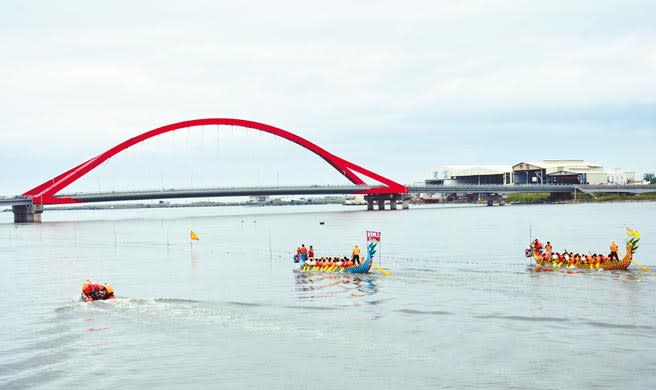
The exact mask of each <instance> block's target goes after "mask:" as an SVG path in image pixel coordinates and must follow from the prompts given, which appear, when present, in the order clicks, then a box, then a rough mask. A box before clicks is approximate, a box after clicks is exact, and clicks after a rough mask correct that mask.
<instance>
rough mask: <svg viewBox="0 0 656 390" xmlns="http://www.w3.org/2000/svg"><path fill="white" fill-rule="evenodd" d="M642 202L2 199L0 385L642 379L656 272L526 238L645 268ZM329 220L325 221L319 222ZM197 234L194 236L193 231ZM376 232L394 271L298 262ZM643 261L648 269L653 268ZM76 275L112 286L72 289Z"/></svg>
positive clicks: (638, 384) (524, 383)
mask: <svg viewBox="0 0 656 390" xmlns="http://www.w3.org/2000/svg"><path fill="white" fill-rule="evenodd" d="M655 215H656V203H613V204H580V205H543V206H542V205H537V206H506V207H498V206H496V207H485V206H470V205H467V206H457V205H455V206H432V207H429V206H425V207H413V208H412V209H410V210H404V211H401V210H398V211H385V212H367V211H364V210H362V209H361V207H345V206H339V205H325V206H289V207H215V208H176V209H136V210H100V211H63V210H47V211H46V212H45V214H44V221H45V222H44V223H42V224H35V225H14V224H13V223H11V222H12V214H11V213H0V258H1V260H0V271H1V273H0V275H1V276H0V282H1V284H0V310H1V313H2V314H1V316H2V317H1V318H2V326H1V327H0V387H2V388H9V389H14V388H16V389H20V388H48V389H57V388H71V387H77V386H80V385H82V386H85V387H86V386H90V387H91V388H106V389H116V388H146V387H151V386H157V387H158V388H226V389H252V388H260V389H271V388H273V389H332V388H355V387H362V388H381V389H423V388H471V389H490V388H530V389H574V388H577V389H582V388H594V389H606V388H608V389H617V388H624V389H626V388H630V389H650V388H651V389H653V388H656V375H655V374H654V373H655V372H656V276H655V275H654V273H645V272H643V271H641V270H640V269H639V268H637V267H636V266H635V264H632V265H631V267H630V268H629V270H628V271H625V272H604V271H601V272H583V273H576V274H567V273H541V272H540V273H538V272H532V269H531V267H530V266H529V263H530V261H529V260H528V259H526V258H525V257H524V255H523V252H524V248H525V247H526V246H527V243H528V241H529V238H530V235H532V236H533V237H536V236H537V237H540V238H541V239H542V240H543V241H546V240H550V241H551V242H552V243H553V244H554V247H555V249H556V250H561V249H563V248H565V249H570V250H577V251H581V252H584V251H588V250H592V251H600V252H601V251H604V252H606V251H607V249H608V245H609V242H610V240H616V241H618V242H621V241H622V240H623V234H624V227H625V225H630V226H632V227H634V228H636V229H638V230H640V231H641V232H642V236H643V237H642V240H641V243H640V248H639V249H638V252H637V257H636V258H637V259H638V261H640V262H641V263H642V264H644V265H647V266H651V267H652V268H655V271H656V238H655V237H656V218H654V216H655ZM320 222H324V224H320ZM190 230H194V231H195V232H196V233H197V234H198V236H199V237H200V241H195V242H193V243H191V242H190V241H189V231H190ZM365 230H378V231H381V232H382V242H381V247H380V250H381V263H382V266H383V267H385V268H387V269H388V270H389V271H390V272H391V276H388V277H385V276H383V275H381V274H380V273H378V272H373V273H371V274H367V275H359V276H358V275H305V274H297V273H294V272H293V271H292V267H293V264H291V261H290V257H291V254H292V251H293V250H294V248H296V246H298V245H300V244H302V243H304V244H306V245H314V247H315V248H316V249H317V254H318V255H345V254H348V253H350V248H351V247H352V246H353V245H354V244H356V243H358V244H360V245H363V244H364V241H365ZM655 273H656V272H655ZM85 278H92V279H94V280H97V281H100V282H104V281H110V282H111V283H112V284H113V286H114V288H115V290H116V293H117V295H118V297H119V298H118V299H116V300H113V301H106V302H94V303H81V302H79V301H78V294H79V290H80V286H81V283H82V281H83V280H84V279H85Z"/></svg>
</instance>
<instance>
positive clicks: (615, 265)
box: [525, 228, 640, 271]
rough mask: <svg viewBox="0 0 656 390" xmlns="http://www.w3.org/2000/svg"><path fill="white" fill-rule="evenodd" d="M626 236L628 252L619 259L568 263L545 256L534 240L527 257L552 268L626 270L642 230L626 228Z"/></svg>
mask: <svg viewBox="0 0 656 390" xmlns="http://www.w3.org/2000/svg"><path fill="white" fill-rule="evenodd" d="M626 230H627V231H626V237H625V242H626V254H625V255H624V256H623V257H622V258H621V259H619V254H618V260H616V261H608V262H596V263H588V262H578V263H576V262H572V263H570V264H567V263H565V262H562V261H561V260H549V259H545V258H544V252H543V251H542V248H541V247H538V248H536V241H535V240H534V241H533V242H531V246H530V247H529V248H527V249H526V251H525V254H526V257H532V258H533V260H535V262H536V263H537V265H538V266H539V267H545V268H547V267H552V268H559V267H562V268H570V269H574V268H580V269H586V268H587V269H603V270H608V271H610V270H625V269H627V268H628V267H629V265H631V261H632V260H633V254H634V253H635V252H636V250H637V249H638V242H639V241H640V232H639V231H637V230H632V229H630V228H627V229H626Z"/></svg>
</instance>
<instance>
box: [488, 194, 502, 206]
mask: <svg viewBox="0 0 656 390" xmlns="http://www.w3.org/2000/svg"><path fill="white" fill-rule="evenodd" d="M494 202H497V203H498V204H499V206H505V205H506V200H505V199H503V195H501V194H487V205H488V206H494Z"/></svg>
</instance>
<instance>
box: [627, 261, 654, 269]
mask: <svg viewBox="0 0 656 390" xmlns="http://www.w3.org/2000/svg"><path fill="white" fill-rule="evenodd" d="M631 261H633V262H634V263H635V264H636V265H637V266H638V267H640V269H641V270H643V271H645V272H651V270H650V269H649V268H647V267H645V266H644V265H642V264H640V263H638V262H637V261H636V260H635V259H632V260H631Z"/></svg>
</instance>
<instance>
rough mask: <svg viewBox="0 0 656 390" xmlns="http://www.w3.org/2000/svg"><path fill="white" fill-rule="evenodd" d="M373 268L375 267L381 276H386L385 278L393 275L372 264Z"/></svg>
mask: <svg viewBox="0 0 656 390" xmlns="http://www.w3.org/2000/svg"><path fill="white" fill-rule="evenodd" d="M371 266H372V267H374V268H376V269H377V270H378V271H380V273H381V274H383V275H385V276H390V275H391V273H389V272H387V271H385V270H384V269H382V268H380V267H379V266H377V265H376V264H372V265H371Z"/></svg>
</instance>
